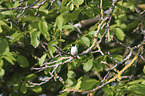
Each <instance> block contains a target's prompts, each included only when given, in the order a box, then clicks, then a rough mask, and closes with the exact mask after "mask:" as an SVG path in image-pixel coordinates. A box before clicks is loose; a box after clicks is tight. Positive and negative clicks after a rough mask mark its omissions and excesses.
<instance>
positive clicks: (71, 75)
mask: <svg viewBox="0 0 145 96" xmlns="http://www.w3.org/2000/svg"><path fill="white" fill-rule="evenodd" d="M67 76H68V77H69V78H74V77H75V76H76V74H75V72H73V71H68V73H67Z"/></svg>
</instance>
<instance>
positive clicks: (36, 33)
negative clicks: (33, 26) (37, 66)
mask: <svg viewBox="0 0 145 96" xmlns="http://www.w3.org/2000/svg"><path fill="white" fill-rule="evenodd" d="M30 37H31V44H32V45H33V46H34V47H35V48H36V47H38V45H39V43H40V42H39V40H38V38H39V37H40V32H39V31H35V30H34V31H32V32H30Z"/></svg>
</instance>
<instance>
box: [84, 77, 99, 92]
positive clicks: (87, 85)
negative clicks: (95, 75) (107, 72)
mask: <svg viewBox="0 0 145 96" xmlns="http://www.w3.org/2000/svg"><path fill="white" fill-rule="evenodd" d="M98 83H99V81H97V80H96V79H92V78H86V77H83V79H82V83H81V89H82V90H88V89H92V88H93V87H94V86H95V85H96V86H97V84H98Z"/></svg>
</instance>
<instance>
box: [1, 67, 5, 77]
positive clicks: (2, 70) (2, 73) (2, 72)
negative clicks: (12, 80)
mask: <svg viewBox="0 0 145 96" xmlns="http://www.w3.org/2000/svg"><path fill="white" fill-rule="evenodd" d="M4 74H5V70H4V69H2V68H0V76H3V75H4Z"/></svg>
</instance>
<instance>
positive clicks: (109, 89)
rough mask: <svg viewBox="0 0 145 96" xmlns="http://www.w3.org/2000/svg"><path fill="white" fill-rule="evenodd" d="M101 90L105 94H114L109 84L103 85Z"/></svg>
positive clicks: (107, 95)
mask: <svg viewBox="0 0 145 96" xmlns="http://www.w3.org/2000/svg"><path fill="white" fill-rule="evenodd" d="M102 90H103V92H104V93H105V95H106V96H114V93H113V90H111V88H110V86H104V87H103V88H102Z"/></svg>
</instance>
